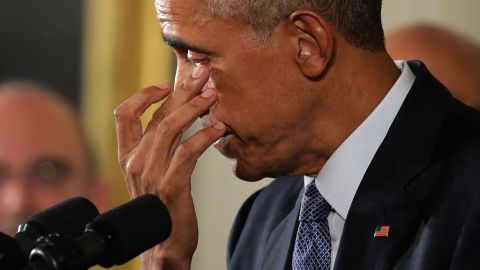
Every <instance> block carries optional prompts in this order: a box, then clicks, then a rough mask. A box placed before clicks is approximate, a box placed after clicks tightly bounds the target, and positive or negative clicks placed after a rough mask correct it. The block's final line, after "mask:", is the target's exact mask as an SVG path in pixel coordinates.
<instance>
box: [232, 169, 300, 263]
mask: <svg viewBox="0 0 480 270" xmlns="http://www.w3.org/2000/svg"><path fill="white" fill-rule="evenodd" d="M302 188H303V178H302V177H279V178H277V179H275V180H273V181H272V182H271V183H270V184H269V185H267V186H266V187H264V188H262V189H260V190H258V191H257V192H255V193H253V194H252V195H251V196H250V197H249V198H248V199H247V200H246V201H245V202H244V203H243V204H242V206H241V207H240V210H239V211H238V213H237V216H236V217H235V220H234V222H233V226H232V229H231V231H230V236H229V240H228V252H227V259H228V260H230V258H231V256H232V254H233V252H234V250H235V248H236V247H237V244H238V242H239V241H241V239H243V238H246V237H247V236H246V235H247V234H249V235H250V234H251V232H250V231H251V228H256V229H255V233H256V234H261V233H262V232H261V231H265V232H269V231H270V230H272V229H273V228H274V227H275V226H276V225H277V224H278V223H279V222H280V221H281V220H283V219H284V218H285V217H286V216H287V215H288V213H290V211H291V210H292V209H293V208H294V207H295V201H296V199H297V198H298V194H299V193H300V191H301V190H302ZM265 235H267V234H265Z"/></svg>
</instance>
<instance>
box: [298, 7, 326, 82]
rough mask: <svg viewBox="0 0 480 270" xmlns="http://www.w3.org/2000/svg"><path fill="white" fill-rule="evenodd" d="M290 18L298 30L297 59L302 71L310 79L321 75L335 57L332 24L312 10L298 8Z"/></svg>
mask: <svg viewBox="0 0 480 270" xmlns="http://www.w3.org/2000/svg"><path fill="white" fill-rule="evenodd" d="M289 20H290V22H291V23H292V25H293V26H294V27H295V30H296V32H295V38H296V40H297V52H298V53H297V56H296V61H297V64H298V66H299V68H300V70H301V72H302V73H303V74H304V76H305V77H307V78H309V79H317V78H319V77H321V76H322V75H323V73H324V72H325V70H326V69H327V67H328V65H329V63H330V61H331V59H332V57H333V47H334V35H333V31H332V28H331V26H330V24H329V23H328V22H327V21H326V20H324V19H323V18H322V17H321V16H319V15H318V14H316V13H314V12H312V11H310V10H297V11H295V12H293V13H292V14H291V15H290V17H289Z"/></svg>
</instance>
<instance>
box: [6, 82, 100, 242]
mask: <svg viewBox="0 0 480 270" xmlns="http://www.w3.org/2000/svg"><path fill="white" fill-rule="evenodd" d="M0 127H1V130H2V132H0V231H2V232H5V233H8V234H10V235H13V234H15V232H16V228H17V225H18V224H21V223H22V222H24V221H25V220H26V219H27V218H28V217H29V216H31V215H32V214H34V213H36V212H38V211H40V210H42V209H44V208H47V207H49V206H52V205H54V204H56V203H58V202H61V201H63V200H65V199H67V198H70V197H73V196H85V197H87V198H89V199H91V200H92V201H93V202H94V203H95V204H96V206H97V207H98V208H99V210H102V209H104V208H105V207H106V203H107V196H106V193H107V188H106V186H105V184H104V183H103V182H102V181H100V179H98V176H97V175H96V173H95V168H94V167H95V166H94V162H93V156H92V153H91V152H90V151H89V149H88V145H87V141H86V138H85V135H84V133H83V131H82V128H81V124H80V121H79V119H78V117H77V115H76V112H75V110H74V109H73V108H72V107H71V106H70V105H69V104H68V103H66V102H65V101H64V100H62V99H61V98H60V97H57V96H55V95H54V94H52V93H51V91H49V90H48V89H46V88H45V87H43V86H40V85H36V84H32V83H24V82H9V83H3V84H0Z"/></svg>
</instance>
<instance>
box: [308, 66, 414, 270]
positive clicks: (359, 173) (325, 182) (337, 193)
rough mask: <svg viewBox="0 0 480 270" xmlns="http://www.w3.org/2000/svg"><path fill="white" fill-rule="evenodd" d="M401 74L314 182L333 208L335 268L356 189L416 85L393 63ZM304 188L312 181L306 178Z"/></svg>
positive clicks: (407, 69)
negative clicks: (413, 86)
mask: <svg viewBox="0 0 480 270" xmlns="http://www.w3.org/2000/svg"><path fill="white" fill-rule="evenodd" d="M395 64H396V65H397V67H398V68H399V69H400V70H401V71H402V73H401V75H400V77H399V78H398V80H397V81H396V82H395V84H394V85H393V87H392V88H391V89H390V91H389V92H388V93H387V95H386V96H385V97H384V98H383V100H382V101H381V102H380V104H378V106H377V107H376V108H375V110H374V111H373V112H372V113H371V114H370V115H369V116H368V117H367V118H366V119H365V120H364V121H363V122H362V124H360V126H358V128H357V129H356V130H355V131H354V132H353V133H352V134H350V136H349V137H348V138H347V139H346V140H345V141H344V142H343V143H342V144H341V145H340V146H339V147H338V148H337V150H336V151H335V152H334V153H333V154H332V156H331V157H330V158H329V159H328V160H327V162H326V163H325V165H324V166H323V168H322V169H321V170H320V172H319V173H318V175H317V177H316V178H315V185H316V186H317V188H318V190H319V192H320V194H322V196H323V197H324V198H325V200H326V201H327V202H328V203H329V204H330V205H331V206H332V212H330V214H329V216H328V226H329V229H330V237H331V241H332V253H331V255H332V264H331V269H333V266H334V265H335V258H336V257H337V251H338V246H339V244H340V237H341V236H342V232H343V226H344V224H345V219H346V217H347V214H348V211H349V209H350V206H351V204H352V201H353V197H354V196H355V193H356V192H357V189H358V186H359V185H360V182H361V180H362V178H363V175H364V174H365V172H366V171H367V168H368V166H369V165H370V163H371V162H372V159H373V156H374V155H375V153H376V152H377V150H378V148H379V147H380V144H381V143H382V141H383V140H384V139H385V136H386V135H387V132H388V130H389V128H390V126H391V124H392V122H393V119H394V118H395V116H396V115H397V113H398V111H399V109H400V107H401V105H402V103H403V101H404V100H405V98H406V96H407V94H408V92H409V91H410V88H411V87H412V85H413V82H414V81H415V74H413V72H412V71H411V69H410V67H409V66H408V64H407V63H406V61H395ZM304 179H305V181H304V182H305V186H306V185H308V184H309V183H311V182H312V181H313V180H314V178H313V177H308V176H305V177H304Z"/></svg>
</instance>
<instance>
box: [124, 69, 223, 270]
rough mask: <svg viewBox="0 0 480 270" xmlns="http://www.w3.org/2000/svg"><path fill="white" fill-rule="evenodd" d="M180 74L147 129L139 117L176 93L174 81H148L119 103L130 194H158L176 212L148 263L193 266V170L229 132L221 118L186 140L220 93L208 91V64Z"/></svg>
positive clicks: (145, 259)
mask: <svg viewBox="0 0 480 270" xmlns="http://www.w3.org/2000/svg"><path fill="white" fill-rule="evenodd" d="M178 74H185V73H182V72H181V71H179V72H178ZM180 77H181V76H179V77H177V79H176V85H175V91H174V92H173V93H172V94H171V95H170V97H168V98H167V99H166V100H165V102H164V103H163V105H162V106H161V107H160V108H159V109H158V110H157V111H156V112H155V113H154V115H153V117H152V119H151V120H150V122H149V123H148V126H147V128H146V130H145V132H142V125H141V122H140V120H139V117H140V116H141V115H142V114H143V113H144V112H145V110H146V109H147V108H148V107H150V106H151V105H152V104H154V103H157V102H159V101H160V100H163V99H164V98H166V97H167V96H168V95H169V94H170V92H171V91H170V87H169V86H168V85H162V86H157V87H147V88H145V89H143V90H141V91H139V92H137V93H136V94H134V95H133V96H131V97H130V98H129V99H127V100H126V101H125V102H123V103H122V104H120V105H119V106H118V107H117V108H116V109H115V124H116V129H117V140H118V157H119V162H120V165H121V167H122V171H123V174H124V178H125V181H126V184H127V187H128V192H129V194H130V197H131V198H135V197H137V196H139V195H142V194H145V193H150V194H155V195H157V196H159V197H160V199H161V200H162V201H163V202H164V203H165V205H166V206H167V208H168V209H169V212H170V215H171V217H172V233H171V235H170V237H169V238H168V239H167V240H166V241H164V242H162V243H161V244H159V245H158V246H156V247H154V248H153V249H151V250H149V251H147V252H145V253H144V254H143V255H142V269H189V268H190V263H191V259H192V256H193V253H194V251H195V249H196V246H197V242H198V225H197V218H196V215H195V209H194V205H193V201H192V196H191V175H192V172H193V169H194V168H195V165H196V162H197V159H198V157H199V156H200V155H201V154H202V153H203V152H204V151H205V150H206V149H207V148H208V147H209V146H210V145H211V144H212V143H213V142H215V141H216V140H218V139H219V138H220V137H221V136H222V135H223V134H224V133H225V125H224V124H223V123H221V122H216V123H214V124H213V125H212V126H210V127H207V128H204V129H201V130H199V131H198V132H197V133H195V134H194V135H193V136H191V137H190V138H188V139H186V140H185V141H183V142H181V136H182V132H184V131H185V130H186V129H187V128H188V127H189V126H190V125H191V124H192V123H193V122H194V121H195V119H197V118H198V117H199V116H201V115H202V114H204V113H206V112H208V110H209V108H210V107H211V106H213V105H214V104H215V102H216V101H217V93H216V91H215V90H213V89H207V90H204V91H203V92H202V89H203V88H204V85H205V83H206V82H207V79H208V77H209V71H208V69H207V68H206V67H204V66H201V65H200V66H197V67H196V69H195V70H194V72H193V73H192V75H190V76H188V78H185V79H182V78H180Z"/></svg>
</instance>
